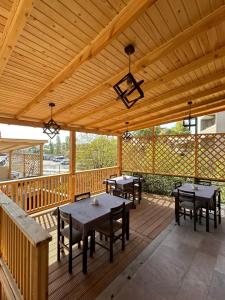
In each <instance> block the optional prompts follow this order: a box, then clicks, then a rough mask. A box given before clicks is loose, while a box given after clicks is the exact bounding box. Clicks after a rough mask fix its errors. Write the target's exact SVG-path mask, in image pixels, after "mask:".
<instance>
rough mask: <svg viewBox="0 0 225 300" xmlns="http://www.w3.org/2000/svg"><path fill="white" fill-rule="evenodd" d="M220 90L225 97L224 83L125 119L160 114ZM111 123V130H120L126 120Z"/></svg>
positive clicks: (129, 119)
mask: <svg viewBox="0 0 225 300" xmlns="http://www.w3.org/2000/svg"><path fill="white" fill-rule="evenodd" d="M219 92H224V95H223V98H224V96H225V85H224V84H223V85H220V86H216V87H215V88H213V89H209V90H204V91H201V92H198V93H196V94H195V95H193V96H186V97H183V98H181V99H175V100H173V101H171V102H168V103H166V104H162V105H159V106H154V107H153V108H152V109H150V110H149V111H144V112H143V113H141V114H135V116H131V117H130V118H126V119H125V120H126V121H127V122H129V121H133V120H135V119H138V118H142V117H146V118H149V117H150V116H152V115H154V114H155V113H158V115H159V116H160V115H161V114H162V113H163V111H165V110H168V107H176V106H177V105H181V104H187V102H188V101H189V100H190V99H191V100H192V102H193V101H194V100H198V99H201V98H203V97H206V96H212V95H213V94H215V93H219ZM209 101H212V99H210V100H209ZM194 104H195V103H194V102H193V105H194ZM187 107H188V105H187ZM111 124H113V123H111ZM111 124H109V125H107V127H108V128H110V129H111V130H117V129H118V130H119V129H120V128H121V125H122V124H124V120H121V121H120V120H119V121H118V120H117V121H116V124H115V121H114V124H115V125H114V126H111Z"/></svg>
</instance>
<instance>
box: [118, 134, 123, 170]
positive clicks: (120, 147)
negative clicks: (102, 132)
mask: <svg viewBox="0 0 225 300" xmlns="http://www.w3.org/2000/svg"><path fill="white" fill-rule="evenodd" d="M117 166H118V167H119V174H118V175H121V174H122V137H121V136H118V137H117Z"/></svg>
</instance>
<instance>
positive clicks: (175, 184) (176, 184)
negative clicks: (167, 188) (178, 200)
mask: <svg viewBox="0 0 225 300" xmlns="http://www.w3.org/2000/svg"><path fill="white" fill-rule="evenodd" d="M173 186H174V189H177V188H179V187H181V186H182V182H181V181H177V182H174V184H173Z"/></svg>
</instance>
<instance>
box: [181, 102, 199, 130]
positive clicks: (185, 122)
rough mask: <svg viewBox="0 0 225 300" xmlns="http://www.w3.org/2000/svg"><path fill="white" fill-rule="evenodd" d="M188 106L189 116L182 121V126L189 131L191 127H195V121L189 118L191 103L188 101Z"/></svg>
mask: <svg viewBox="0 0 225 300" xmlns="http://www.w3.org/2000/svg"><path fill="white" fill-rule="evenodd" d="M188 105H189V116H188V118H185V119H184V120H183V126H184V127H186V128H188V129H189V130H191V127H196V126H197V119H196V118H194V117H192V116H191V106H192V101H189V102H188Z"/></svg>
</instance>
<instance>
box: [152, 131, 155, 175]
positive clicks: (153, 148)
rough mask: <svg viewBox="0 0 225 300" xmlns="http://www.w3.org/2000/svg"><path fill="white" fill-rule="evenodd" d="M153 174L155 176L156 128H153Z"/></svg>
mask: <svg viewBox="0 0 225 300" xmlns="http://www.w3.org/2000/svg"><path fill="white" fill-rule="evenodd" d="M152 174H155V127H154V126H153V127H152Z"/></svg>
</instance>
